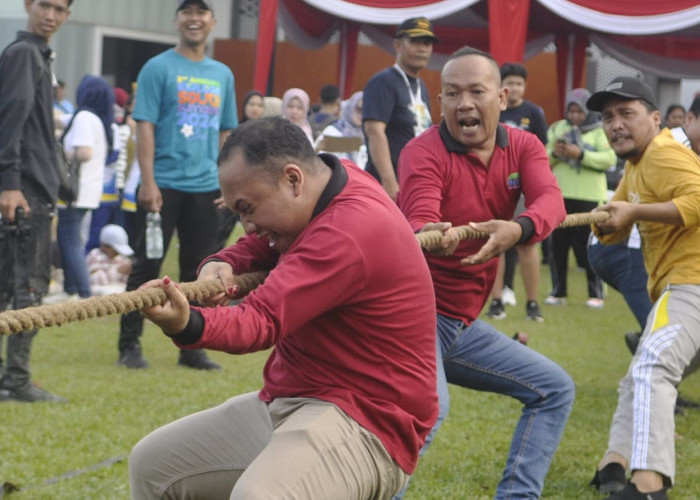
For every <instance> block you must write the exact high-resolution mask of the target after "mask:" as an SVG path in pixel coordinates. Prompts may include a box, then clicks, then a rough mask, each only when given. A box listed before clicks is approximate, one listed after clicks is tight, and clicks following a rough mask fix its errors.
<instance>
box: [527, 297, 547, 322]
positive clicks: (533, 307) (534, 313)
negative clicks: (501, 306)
mask: <svg viewBox="0 0 700 500" xmlns="http://www.w3.org/2000/svg"><path fill="white" fill-rule="evenodd" d="M525 312H526V313H527V318H526V319H531V320H533V321H537V322H538V323H542V322H543V321H544V318H543V317H542V311H540V306H539V305H538V304H537V301H536V300H530V301H528V303H527V306H525Z"/></svg>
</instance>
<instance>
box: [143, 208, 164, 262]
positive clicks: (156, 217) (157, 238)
mask: <svg viewBox="0 0 700 500" xmlns="http://www.w3.org/2000/svg"><path fill="white" fill-rule="evenodd" d="M146 257H147V258H149V259H162V258H163V228H161V227H160V212H148V214H146Z"/></svg>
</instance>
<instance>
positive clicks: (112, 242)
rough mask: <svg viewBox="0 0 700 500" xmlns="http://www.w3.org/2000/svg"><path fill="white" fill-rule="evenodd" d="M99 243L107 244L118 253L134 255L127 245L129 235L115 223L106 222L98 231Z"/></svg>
mask: <svg viewBox="0 0 700 500" xmlns="http://www.w3.org/2000/svg"><path fill="white" fill-rule="evenodd" d="M100 243H101V244H103V245H109V246H111V247H112V248H114V249H115V250H116V251H117V253H118V254H120V255H126V256H127V257H128V256H130V255H134V251H133V250H132V248H131V247H130V246H129V237H128V236H127V235H126V231H124V228H123V227H121V226H118V225H116V224H107V225H106V226H105V227H103V228H102V231H100Z"/></svg>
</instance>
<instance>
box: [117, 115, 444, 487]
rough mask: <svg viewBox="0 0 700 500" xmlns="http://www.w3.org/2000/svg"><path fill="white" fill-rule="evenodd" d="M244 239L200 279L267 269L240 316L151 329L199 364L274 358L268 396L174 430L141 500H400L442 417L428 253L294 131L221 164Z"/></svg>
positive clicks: (202, 317)
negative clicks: (261, 354)
mask: <svg viewBox="0 0 700 500" xmlns="http://www.w3.org/2000/svg"><path fill="white" fill-rule="evenodd" d="M219 179H220V183H221V188H222V192H223V196H224V200H225V202H226V204H227V205H228V206H229V207H230V208H232V209H233V210H235V211H236V212H238V214H240V216H241V223H242V224H243V226H244V228H245V230H246V233H248V234H247V236H244V237H243V238H241V239H240V240H239V241H238V242H237V243H236V244H235V245H233V246H232V247H229V248H227V249H225V250H223V251H221V252H219V253H218V254H215V255H214V256H212V257H211V258H209V259H207V260H205V263H204V264H203V265H202V267H201V269H200V275H199V279H213V278H219V279H221V280H222V281H223V283H224V284H225V285H227V287H230V288H229V289H228V293H227V294H221V295H219V296H217V297H213V298H211V299H210V300H209V304H210V305H215V304H221V305H226V304H228V302H229V301H230V299H231V298H232V297H234V296H235V293H236V290H235V287H234V284H233V283H234V282H233V273H236V274H240V273H245V272H249V271H253V270H269V271H270V272H269V275H268V276H267V278H266V280H265V283H263V284H262V285H261V286H260V287H258V289H257V290H255V291H254V292H252V293H251V294H250V295H248V297H246V298H245V299H244V300H243V302H242V303H241V304H240V305H238V306H235V307H227V306H224V307H215V308H197V307H190V306H189V304H188V303H187V300H186V299H185V297H184V295H182V294H181V293H180V292H179V291H178V289H177V287H176V285H175V284H174V283H173V282H172V281H170V280H169V279H168V278H167V277H166V278H165V279H163V280H155V281H153V282H150V283H149V284H148V286H160V287H163V289H164V290H165V291H166V293H167V295H168V297H169V301H168V302H167V303H166V304H165V305H163V306H156V307H152V308H149V309H146V310H144V314H145V315H146V316H147V317H148V318H149V319H151V320H153V321H154V322H155V323H156V324H158V325H159V326H160V327H161V328H162V329H163V331H164V332H165V333H166V334H167V335H169V336H170V337H172V339H173V341H174V342H175V343H176V344H177V345H178V346H180V347H182V348H186V349H199V348H203V347H206V348H209V349H216V350H221V351H225V352H229V353H232V354H242V353H245V352H253V351H259V350H264V349H268V348H273V350H272V352H271V354H270V357H269V359H268V361H267V363H266V365H265V369H264V372H263V378H264V385H263V388H262V389H261V390H260V391H259V392H257V391H256V392H254V393H250V394H245V395H242V396H237V397H234V398H232V399H230V400H228V401H227V402H225V403H224V404H222V405H220V406H218V407H216V408H213V409H210V410H205V411H203V412H200V413H197V414H195V415H191V416H189V417H186V418H184V419H181V420H178V421H176V422H173V423H171V424H169V425H167V426H165V427H163V428H161V429H158V430H156V431H155V432H153V433H151V434H150V435H148V436H147V437H146V438H144V439H143V440H141V442H140V443H139V444H137V445H136V447H135V448H134V450H133V451H132V454H131V457H130V460H129V468H130V478H131V488H132V495H133V496H134V498H155V497H157V498H161V496H163V495H164V494H165V495H166V496H173V497H175V498H208V499H214V498H229V495H230V498H236V499H238V498H242V499H250V498H305V499H315V498H318V499H327V498H357V499H364V498H391V496H392V495H394V494H396V492H397V491H398V490H399V489H400V488H401V487H402V486H403V484H404V483H405V481H406V478H407V476H408V474H411V473H412V472H413V470H414V468H415V466H416V462H417V460H418V451H419V449H420V448H421V447H422V445H423V443H424V441H425V436H426V435H427V433H428V431H429V430H430V429H431V428H432V426H433V424H434V422H435V418H436V416H437V394H436V390H435V388H436V385H437V383H436V380H435V373H436V366H435V314H436V313H435V303H434V300H435V297H434V295H433V290H432V283H431V280H430V273H429V271H428V267H427V265H426V263H425V259H424V258H423V255H422V252H421V250H420V247H419V246H418V244H417V242H416V239H415V236H414V234H413V232H412V231H411V228H410V226H409V225H408V223H407V221H406V219H405V218H404V217H403V215H402V214H401V212H400V211H399V209H398V207H396V205H395V204H394V203H393V202H392V200H391V199H390V198H389V197H388V196H386V193H384V191H383V190H382V188H381V186H380V185H379V184H378V183H377V182H376V181H375V180H374V179H373V178H372V177H371V176H369V175H368V174H366V173H365V172H363V171H361V170H360V169H359V168H357V167H356V166H355V165H353V164H352V163H350V162H347V163H346V162H343V163H341V162H340V161H339V160H338V159H337V158H336V157H334V156H331V155H320V156H316V155H315V153H314V151H313V148H312V147H311V145H310V143H309V142H308V140H307V139H306V137H305V136H304V134H303V132H302V131H301V129H299V128H298V127H296V126H295V125H294V124H292V123H290V122H289V121H287V120H283V119H281V118H267V119H262V120H258V121H252V122H247V123H246V124H244V125H243V126H241V127H239V128H237V129H235V130H234V131H233V132H232V134H231V136H230V137H229V138H228V139H227V141H226V144H225V145H224V148H223V149H222V152H221V155H220V156H219Z"/></svg>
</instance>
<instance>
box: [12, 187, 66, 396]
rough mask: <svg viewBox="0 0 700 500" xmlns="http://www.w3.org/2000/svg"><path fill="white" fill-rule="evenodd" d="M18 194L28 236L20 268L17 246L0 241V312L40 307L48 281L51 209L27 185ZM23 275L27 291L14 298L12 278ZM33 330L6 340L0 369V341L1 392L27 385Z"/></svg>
mask: <svg viewBox="0 0 700 500" xmlns="http://www.w3.org/2000/svg"><path fill="white" fill-rule="evenodd" d="M22 194H23V195H24V197H25V199H26V200H27V203H29V207H30V213H29V215H28V218H27V221H28V222H29V227H30V230H29V234H28V235H27V236H26V237H25V238H24V240H23V247H22V248H20V249H19V252H20V256H19V257H20V258H24V262H23V265H22V266H18V265H17V264H15V262H14V258H13V254H14V252H13V249H12V245H15V244H18V243H17V240H16V239H15V238H10V237H9V236H6V237H4V238H0V311H4V310H5V308H6V307H7V306H8V305H9V306H11V307H12V308H13V309H23V308H25V307H29V306H33V305H36V304H39V303H41V298H42V297H43V296H44V295H46V293H47V292H48V289H49V280H50V279H51V220H52V219H53V215H54V206H53V204H52V203H51V202H50V201H49V200H46V197H45V195H43V194H42V193H41V192H40V191H39V190H38V189H37V188H36V187H34V186H33V184H31V183H30V182H24V185H23V186H22ZM22 271H23V272H26V279H27V281H28V283H29V290H27V289H22V290H19V293H18V294H17V297H15V285H14V278H15V273H16V272H22ZM36 334H37V330H29V331H24V332H21V333H18V334H15V335H10V336H9V337H8V338H7V358H6V361H5V363H4V366H3V361H2V355H1V354H2V346H3V339H2V338H0V380H1V382H0V386H1V387H2V388H5V389H21V388H22V387H24V386H27V385H29V384H30V383H31V373H30V369H29V358H30V355H31V345H32V341H33V339H34V336H35V335H36Z"/></svg>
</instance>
